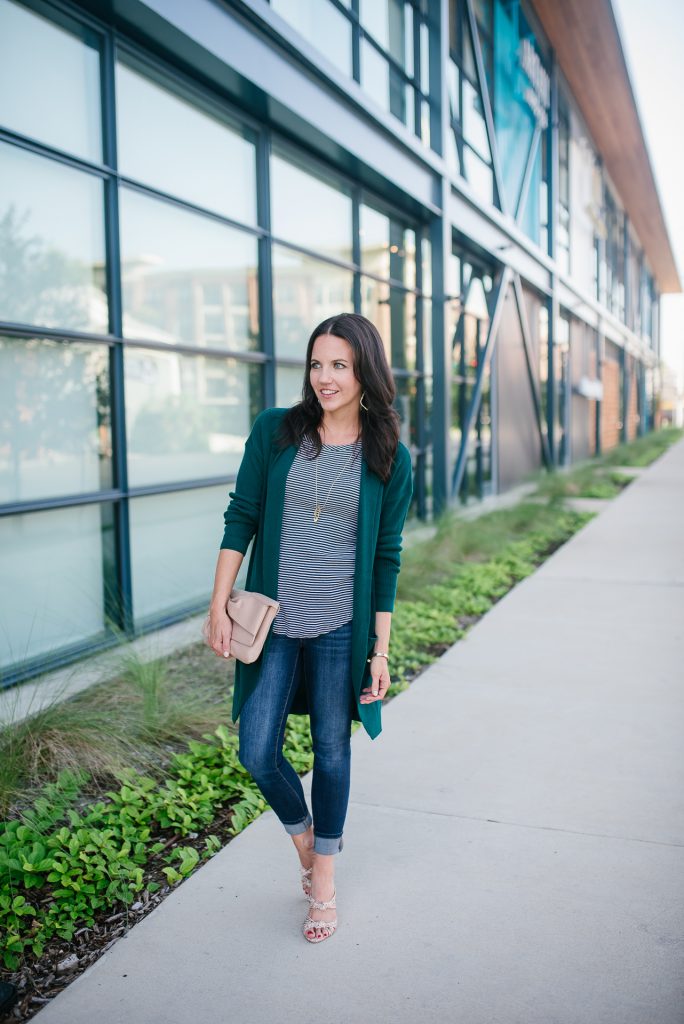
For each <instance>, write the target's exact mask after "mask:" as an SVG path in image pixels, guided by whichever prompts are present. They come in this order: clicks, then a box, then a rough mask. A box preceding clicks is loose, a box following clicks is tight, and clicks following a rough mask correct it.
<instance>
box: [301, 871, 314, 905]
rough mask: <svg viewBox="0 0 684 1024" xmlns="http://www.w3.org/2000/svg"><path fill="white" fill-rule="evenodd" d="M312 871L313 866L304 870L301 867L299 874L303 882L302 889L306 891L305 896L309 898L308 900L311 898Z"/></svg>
mask: <svg viewBox="0 0 684 1024" xmlns="http://www.w3.org/2000/svg"><path fill="white" fill-rule="evenodd" d="M312 871H313V865H312V866H311V867H310V868H302V867H300V869H299V874H300V877H301V880H302V889H303V890H304V895H305V897H306V898H307V900H308V899H309V897H310V896H311V872H312Z"/></svg>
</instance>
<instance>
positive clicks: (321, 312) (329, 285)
mask: <svg viewBox="0 0 684 1024" xmlns="http://www.w3.org/2000/svg"><path fill="white" fill-rule="evenodd" d="M273 307H274V309H273V316H274V333H275V348H276V353H277V355H279V356H290V357H294V358H296V359H303V358H304V356H305V354H306V346H307V343H308V340H309V336H310V335H311V332H312V331H313V329H314V327H316V326H317V324H319V323H320V322H321V321H322V320H325V319H326V318H327V317H329V316H335V314H337V313H353V311H354V302H353V274H352V272H351V271H350V270H343V269H342V268H341V267H335V266H333V265H332V264H330V263H323V262H322V261H321V260H316V259H313V258H311V257H309V256H304V255H302V254H300V253H296V252H292V251H291V250H289V249H283V248H282V247H280V246H278V245H274V246H273Z"/></svg>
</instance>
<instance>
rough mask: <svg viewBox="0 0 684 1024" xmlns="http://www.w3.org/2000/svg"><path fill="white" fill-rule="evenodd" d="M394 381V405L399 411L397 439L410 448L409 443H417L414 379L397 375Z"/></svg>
mask: <svg viewBox="0 0 684 1024" xmlns="http://www.w3.org/2000/svg"><path fill="white" fill-rule="evenodd" d="M394 383H395V385H396V389H397V397H396V399H395V401H394V407H395V409H396V410H397V412H398V413H399V419H400V420H401V426H400V429H399V439H400V440H401V441H403V442H404V444H405V445H406V446H407V447H408V448H410V447H411V445H416V444H417V443H418V442H417V435H416V427H417V423H418V417H417V414H416V381H415V379H414V378H412V377H399V378H395V381H394Z"/></svg>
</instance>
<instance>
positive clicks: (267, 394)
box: [256, 128, 276, 409]
mask: <svg viewBox="0 0 684 1024" xmlns="http://www.w3.org/2000/svg"><path fill="white" fill-rule="evenodd" d="M270 155H271V133H270V131H269V129H267V128H262V130H261V131H260V132H259V135H258V137H257V160H256V175H257V185H256V187H257V219H258V221H259V225H260V227H261V228H262V230H263V231H264V232H265V233H264V235H263V236H262V237H261V238H260V239H259V243H258V246H259V269H258V274H259V333H260V336H261V347H262V354H263V356H264V357H265V360H266V362H265V365H264V369H263V371H262V394H263V401H264V408H266V409H270V408H271V407H272V406H274V405H275V402H276V397H275V393H276V386H275V374H276V367H275V363H274V358H275V332H274V324H275V318H274V314H273V259H272V256H273V253H272V236H271V165H270Z"/></svg>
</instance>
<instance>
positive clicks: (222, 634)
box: [207, 609, 233, 658]
mask: <svg viewBox="0 0 684 1024" xmlns="http://www.w3.org/2000/svg"><path fill="white" fill-rule="evenodd" d="M232 635H233V623H232V622H231V621H230V618H229V617H228V614H227V612H225V611H223V612H222V611H220V610H218V609H217V610H216V611H214V610H213V609H212V610H211V611H210V612H209V623H208V638H207V639H208V643H209V646H210V647H211V649H212V651H214V653H215V654H216V655H218V657H219V658H230V657H232V655H231V653H230V638H231V636H232Z"/></svg>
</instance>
